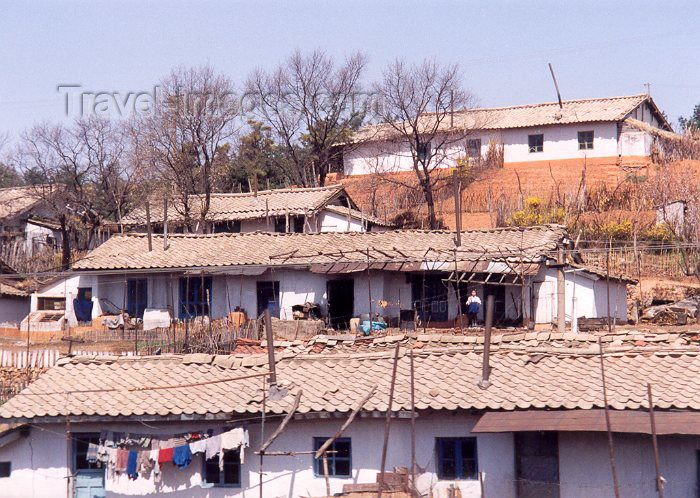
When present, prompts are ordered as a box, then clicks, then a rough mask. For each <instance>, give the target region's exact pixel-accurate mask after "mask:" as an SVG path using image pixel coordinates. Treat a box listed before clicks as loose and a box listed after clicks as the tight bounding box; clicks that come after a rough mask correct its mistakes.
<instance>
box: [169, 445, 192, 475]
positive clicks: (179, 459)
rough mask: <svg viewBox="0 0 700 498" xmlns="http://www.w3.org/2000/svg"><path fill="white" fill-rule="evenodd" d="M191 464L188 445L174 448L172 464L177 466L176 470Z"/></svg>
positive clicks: (190, 453)
mask: <svg viewBox="0 0 700 498" xmlns="http://www.w3.org/2000/svg"><path fill="white" fill-rule="evenodd" d="M190 462H192V452H191V451H190V445H189V444H183V445H182V446H176V447H175V449H174V450H173V464H174V465H177V468H178V469H184V468H185V467H187V466H188V465H189V464H190Z"/></svg>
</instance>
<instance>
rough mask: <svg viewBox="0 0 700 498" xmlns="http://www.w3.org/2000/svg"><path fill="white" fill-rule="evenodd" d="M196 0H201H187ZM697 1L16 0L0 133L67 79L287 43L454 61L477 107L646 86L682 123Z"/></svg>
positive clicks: (125, 77) (113, 85) (131, 73)
mask: <svg viewBox="0 0 700 498" xmlns="http://www.w3.org/2000/svg"><path fill="white" fill-rule="evenodd" d="M195 3H196V7H194V6H193V4H195ZM698 20H700V2H698V1H697V0H695V1H687V2H681V1H654V2H646V1H640V0H637V1H619V0H618V1H614V2H613V1H611V2H594V1H590V0H589V1H583V2H582V1H575V2H574V1H566V0H558V1H551V2H545V1H531V2H528V1H517V2H516V1H513V2H501V1H494V0H489V1H484V0H481V1H478V2H428V1H416V2H414V1H412V0H401V1H385V2H382V1H379V0H374V1H351V0H343V1H342V2H341V1H337V2H336V1H328V0H326V1H318V2H312V1H291V0H288V1H285V2H271V1H262V0H258V1H250V2H235V1H223V0H222V1H208V2H191V3H186V2H178V1H173V0H168V1H150V2H143V1H116V0H115V1H112V2H102V1H84V2H79V1H74V2H69V1H34V2H31V5H30V2H26V1H17V2H14V1H8V0H3V1H2V2H1V4H0V61H1V63H2V71H1V72H0V131H7V132H9V133H10V134H12V135H16V134H17V133H19V132H20V131H21V130H22V129H24V128H25V127H27V126H30V125H31V124H33V123H35V122H37V121H41V120H51V121H55V120H59V119H61V118H62V115H63V114H64V101H63V97H62V95H61V94H60V93H59V92H58V91H57V90H56V87H57V85H59V84H77V85H81V86H82V88H83V89H84V90H86V91H110V92H120V93H122V94H124V93H126V92H130V91H131V92H139V91H148V90H150V89H152V87H153V85H154V84H155V83H156V82H157V81H158V80H159V79H160V78H161V77H162V76H163V75H165V74H166V73H167V72H168V71H169V70H170V69H171V68H172V67H174V66H178V65H187V66H191V65H199V64H202V63H209V64H211V65H213V66H214V67H215V68H216V69H217V70H220V71H222V72H224V73H226V74H227V75H228V76H229V77H231V78H232V79H233V80H234V81H243V80H244V79H245V77H246V75H247V74H248V73H249V72H250V71H251V70H252V69H253V68H255V67H263V68H269V67H272V66H274V65H275V64H276V63H277V62H279V61H280V60H281V59H283V58H284V57H285V56H287V55H288V54H289V53H290V52H291V51H292V50H294V49H296V48H299V49H301V50H312V49H314V48H319V47H320V48H324V49H325V50H327V51H328V52H329V53H330V54H331V55H334V56H337V57H343V56H345V55H347V54H350V53H352V52H354V51H357V50H361V51H363V52H365V53H366V54H367V55H368V57H369V67H368V73H367V79H368V80H371V79H372V78H374V77H377V76H378V75H379V74H381V71H382V68H383V67H384V66H385V65H386V63H387V62H389V61H391V60H392V59H394V58H396V57H401V58H405V59H407V60H410V61H419V60H421V59H423V58H425V57H435V58H438V59H439V60H442V61H444V62H456V63H458V64H459V65H460V66H461V68H462V70H463V73H464V81H465V84H466V86H467V87H468V88H469V89H470V90H471V91H472V92H473V93H474V94H475V95H476V96H477V98H478V100H479V103H480V104H481V105H483V106H505V105H515V104H524V103H534V102H542V101H551V100H555V99H556V94H555V92H554V87H553V84H552V81H551V77H550V75H549V71H548V68H547V62H551V63H552V64H553V65H554V68H555V71H556V73H557V79H558V81H559V85H560V88H561V91H562V95H563V97H564V98H565V99H569V98H587V97H604V96H614V95H630V94H636V93H643V92H645V91H646V88H645V86H644V84H645V83H647V82H648V83H650V84H651V94H652V96H653V97H654V99H655V100H656V102H657V104H658V105H659V106H660V107H661V109H662V110H664V111H666V113H667V114H668V115H669V117H670V118H671V120H672V121H673V123H674V124H675V122H676V120H677V118H678V116H679V115H687V114H689V113H690V112H691V111H692V108H693V106H694V105H695V104H697V103H700V29H698Z"/></svg>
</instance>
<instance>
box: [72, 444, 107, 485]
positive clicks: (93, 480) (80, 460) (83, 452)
mask: <svg viewBox="0 0 700 498" xmlns="http://www.w3.org/2000/svg"><path fill="white" fill-rule="evenodd" d="M99 441H100V435H99V434H96V433H91V432H75V433H73V475H74V476H75V480H74V489H75V494H74V496H75V498H104V497H105V470H104V467H101V468H100V467H98V466H97V464H96V463H92V462H89V461H88V459H87V452H88V447H89V446H90V443H95V444H98V443H99Z"/></svg>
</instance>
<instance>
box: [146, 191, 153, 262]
mask: <svg viewBox="0 0 700 498" xmlns="http://www.w3.org/2000/svg"><path fill="white" fill-rule="evenodd" d="M146 231H147V232H148V252H151V251H152V250H153V238H152V230H151V206H150V203H149V202H148V199H146Z"/></svg>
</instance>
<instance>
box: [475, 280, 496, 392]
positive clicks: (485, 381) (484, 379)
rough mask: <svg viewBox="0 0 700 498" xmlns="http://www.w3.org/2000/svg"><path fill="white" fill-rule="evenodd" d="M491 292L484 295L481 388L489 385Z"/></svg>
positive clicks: (491, 321) (491, 316) (492, 301)
mask: <svg viewBox="0 0 700 498" xmlns="http://www.w3.org/2000/svg"><path fill="white" fill-rule="evenodd" d="M493 303H494V297H493V294H489V295H488V296H486V320H485V323H484V357H483V359H482V361H483V363H482V368H481V380H480V381H479V383H478V386H479V387H480V388H482V389H486V388H487V387H489V384H490V382H489V377H490V376H491V363H490V362H491V327H492V325H493Z"/></svg>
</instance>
